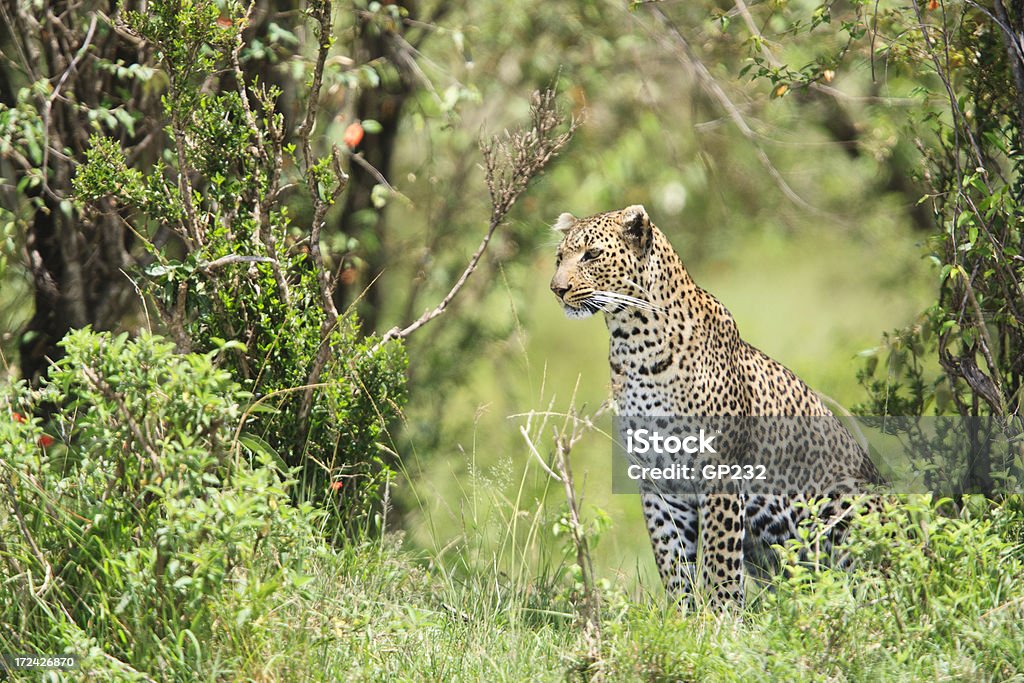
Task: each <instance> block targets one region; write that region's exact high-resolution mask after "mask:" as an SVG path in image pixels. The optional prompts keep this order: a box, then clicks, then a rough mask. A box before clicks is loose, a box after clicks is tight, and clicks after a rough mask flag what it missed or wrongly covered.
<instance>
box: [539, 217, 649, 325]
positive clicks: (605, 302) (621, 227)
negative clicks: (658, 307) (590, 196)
mask: <svg viewBox="0 0 1024 683" xmlns="http://www.w3.org/2000/svg"><path fill="white" fill-rule="evenodd" d="M553 228H554V229H555V230H556V231H557V232H560V233H562V241H561V243H560V244H559V245H558V252H557V256H556V260H555V276H554V277H553V278H551V291H552V292H554V293H555V296H557V297H558V299H559V301H560V302H561V304H562V306H563V308H564V309H565V314H566V315H567V316H568V317H570V318H586V317H588V316H591V315H593V314H594V313H597V312H598V311H603V312H605V313H610V314H615V313H619V312H621V311H623V310H625V309H627V308H643V309H648V310H649V309H652V308H653V305H652V304H651V303H650V302H649V301H648V300H647V297H646V290H645V289H644V287H643V286H642V285H641V283H640V280H641V269H642V266H643V263H644V261H645V260H646V259H647V257H648V255H649V252H650V249H651V241H652V234H651V233H652V229H653V226H652V224H651V220H650V218H648V217H647V211H646V210H645V209H644V207H642V206H640V205H635V206H629V207H626V208H625V209H621V210H619V211H608V212H606V213H599V214H597V215H594V216H589V217H587V218H576V217H575V216H573V215H572V214H569V213H563V214H562V215H561V216H559V217H558V221H557V222H556V223H555V225H554V226H553Z"/></svg>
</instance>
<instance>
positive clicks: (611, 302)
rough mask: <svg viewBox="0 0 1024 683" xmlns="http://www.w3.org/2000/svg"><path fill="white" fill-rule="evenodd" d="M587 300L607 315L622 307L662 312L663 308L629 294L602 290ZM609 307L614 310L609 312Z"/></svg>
mask: <svg viewBox="0 0 1024 683" xmlns="http://www.w3.org/2000/svg"><path fill="white" fill-rule="evenodd" d="M587 300H588V301H592V302H594V304H596V305H597V306H598V307H599V308H600V309H601V310H602V311H604V312H605V313H612V312H614V310H615V309H617V308H621V307H632V308H639V309H640V310H642V311H660V310H661V306H656V305H654V304H652V303H651V302H650V301H644V300H643V299H638V298H636V297H635V296H629V295H628V294H620V293H619V292H607V291H604V290H600V289H596V290H594V293H593V294H591V295H590V296H589V297H587ZM609 306H611V307H612V308H613V310H608V307H609Z"/></svg>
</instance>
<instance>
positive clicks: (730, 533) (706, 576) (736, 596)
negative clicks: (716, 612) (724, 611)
mask: <svg viewBox="0 0 1024 683" xmlns="http://www.w3.org/2000/svg"><path fill="white" fill-rule="evenodd" d="M744 507H745V505H744V501H743V496H742V495H740V494H737V493H711V494H706V495H704V496H702V497H701V501H700V544H701V556H702V562H701V569H702V576H703V584H704V589H705V590H706V591H707V594H708V595H710V596H711V599H712V602H713V603H715V604H718V605H724V604H726V603H729V602H733V603H736V604H738V605H742V604H743V536H744V534H745V527H746V525H745V524H744V521H745V520H744V515H745V512H744Z"/></svg>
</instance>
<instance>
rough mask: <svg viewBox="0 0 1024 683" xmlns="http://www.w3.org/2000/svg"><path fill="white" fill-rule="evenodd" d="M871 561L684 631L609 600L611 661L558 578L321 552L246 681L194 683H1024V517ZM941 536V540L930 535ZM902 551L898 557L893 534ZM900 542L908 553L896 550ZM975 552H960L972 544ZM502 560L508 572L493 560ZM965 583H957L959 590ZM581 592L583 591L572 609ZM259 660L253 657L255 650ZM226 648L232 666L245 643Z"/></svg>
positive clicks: (930, 526)
mask: <svg viewBox="0 0 1024 683" xmlns="http://www.w3.org/2000/svg"><path fill="white" fill-rule="evenodd" d="M908 510H909V511H908V512H906V513H905V516H904V517H902V518H901V520H902V521H907V520H909V519H911V517H913V518H914V519H916V520H917V526H916V527H915V526H914V525H912V524H911V525H908V527H909V529H910V530H904V531H897V530H893V529H884V528H876V529H874V530H873V531H872V530H869V531H868V532H867V533H866V534H865V536H864V538H863V539H862V543H863V545H864V547H865V548H868V549H869V550H871V551H873V552H876V553H878V555H877V557H876V561H877V562H879V563H880V565H879V566H882V567H884V571H882V570H877V569H869V570H864V571H861V572H860V573H855V574H852V575H848V574H844V573H833V572H830V571H824V572H822V573H818V574H800V573H799V572H798V573H797V575H796V576H794V577H789V578H780V579H779V580H778V581H777V583H776V585H775V587H774V592H773V593H766V594H764V595H762V597H761V598H760V599H759V600H757V601H756V602H755V604H753V605H752V606H750V607H749V608H748V609H747V610H745V611H743V612H740V613H735V612H726V613H724V614H719V613H710V612H704V611H698V612H692V613H685V612H682V611H680V610H679V609H677V608H676V607H675V606H672V605H666V604H664V602H663V601H662V600H661V599H660V598H659V596H658V595H657V594H656V593H655V594H652V595H647V596H644V597H642V598H641V599H639V600H637V599H629V598H627V596H625V595H624V593H623V591H622V590H621V589H620V588H618V587H614V586H610V585H606V586H605V588H604V608H603V612H602V638H601V641H600V643H599V645H598V646H597V648H596V657H594V656H593V655H594V653H595V650H593V649H592V648H591V644H590V643H588V642H587V641H586V639H585V638H583V637H582V636H581V629H580V628H578V626H577V625H576V624H575V622H574V619H573V612H572V607H571V605H569V604H568V603H567V602H566V597H567V596H568V595H569V594H568V593H566V594H562V595H558V594H552V593H551V592H550V588H551V585H550V583H549V582H548V579H550V578H551V577H544V576H535V577H518V578H513V577H510V576H508V575H507V574H505V573H503V572H500V571H499V572H495V571H493V570H492V571H488V570H486V569H479V568H478V569H472V568H470V567H469V566H468V565H467V564H466V563H464V562H454V563H451V562H442V561H439V560H438V558H430V557H427V556H424V555H417V554H414V553H410V552H408V551H406V550H403V549H402V548H401V543H400V541H399V539H397V538H396V537H393V536H392V537H389V538H387V539H384V540H383V541H377V542H367V543H364V544H361V545H356V546H351V547H346V548H343V549H340V550H330V551H328V550H325V549H321V550H320V551H319V552H317V553H316V559H315V560H314V561H313V564H312V565H311V567H310V572H311V576H312V577H313V580H312V581H311V582H310V583H308V584H307V585H306V586H305V588H304V590H302V591H298V592H296V594H295V595H293V596H292V599H290V600H288V601H286V602H285V604H283V606H282V607H281V609H279V610H275V611H273V612H272V613H271V614H270V616H268V617H267V619H268V621H267V622H266V623H264V624H263V625H262V632H263V634H264V637H263V638H262V639H260V642H262V648H259V649H258V651H253V652H251V653H250V655H249V658H248V661H246V662H245V663H244V666H242V667H241V668H240V669H238V670H235V671H234V672H233V673H231V674H227V673H226V672H221V674H219V675H204V674H203V673H202V672H197V674H198V675H197V677H196V678H195V679H194V680H224V679H227V680H264V681H266V680H281V681H296V680H353V681H357V680H401V681H406V680H407V681H414V680H415V681H419V680H438V681H440V680H446V681H447V680H455V681H463V680H465V681H475V680H487V681H522V680H537V681H546V680H552V681H553V680H566V679H567V678H569V679H573V678H578V679H585V678H587V677H598V678H599V677H603V678H605V679H607V680H650V681H662V680H721V681H732V680H757V681H760V680H765V681H768V680H807V681H817V680H826V679H827V680H922V681H923V680H927V681H932V680H1009V679H1012V678H1014V677H1018V678H1019V677H1020V676H1022V675H1024V645H1022V643H1021V639H1020V627H1019V623H1020V619H1021V617H1022V616H1024V614H1022V611H1024V610H1022V605H1024V575H1022V573H1021V572H1020V570H1021V569H1022V568H1024V564H1022V560H1021V551H1020V547H1019V546H1018V545H1016V544H1015V541H1013V540H1012V539H1011V538H1008V535H1010V536H1012V534H1013V533H1014V529H1016V530H1017V531H1019V530H1020V528H1021V526H1020V525H1021V521H1022V520H1021V517H1020V512H1019V511H1017V512H1012V511H1010V510H1009V509H1005V510H1002V511H1000V509H996V510H995V511H990V513H989V514H988V515H986V517H985V518H984V519H981V518H977V517H975V518H972V517H971V516H970V515H964V516H960V517H953V518H944V517H941V516H938V515H936V514H935V510H934V507H933V506H931V505H930V504H928V503H927V502H920V501H919V502H918V503H917V504H916V506H915V505H911V506H910V507H909V508H908ZM921 530H926V532H927V536H928V538H927V540H924V538H923V536H922V535H921V534H920V533H918V532H920V531H921ZM883 533H884V534H886V538H888V539H890V540H889V541H886V543H888V544H890V546H889V548H888V549H886V550H884V551H882V550H881V549H880V547H878V546H880V544H882V543H883V541H882V534H883ZM893 536H895V541H892V540H891V539H892V538H893ZM961 543H962V544H966V545H963V546H961V545H958V544H961ZM492 559H493V558H492ZM957 575H959V576H957ZM570 592H571V591H570ZM248 646H249V647H251V643H249V644H248ZM216 647H225V648H226V649H228V650H229V652H230V650H231V649H233V648H238V647H240V644H238V643H222V644H217V645H216Z"/></svg>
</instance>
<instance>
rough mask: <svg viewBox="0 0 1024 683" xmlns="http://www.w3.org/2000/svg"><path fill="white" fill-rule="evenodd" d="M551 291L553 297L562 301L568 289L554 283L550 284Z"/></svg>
mask: <svg viewBox="0 0 1024 683" xmlns="http://www.w3.org/2000/svg"><path fill="white" fill-rule="evenodd" d="M551 291H552V292H554V293H555V296H557V297H558V298H559V299H564V298H565V293H566V292H568V291H569V288H568V287H562V286H561V285H557V284H555V283H554V282H552V283H551Z"/></svg>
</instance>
